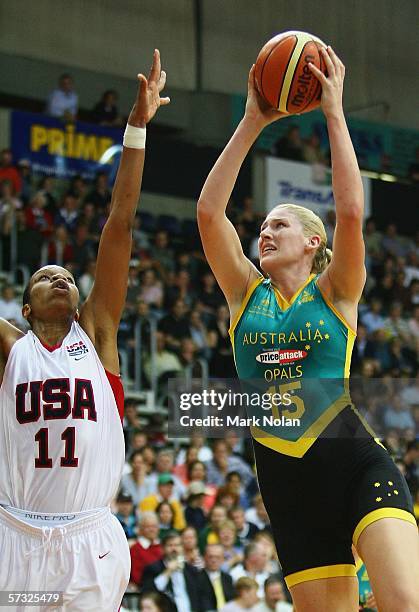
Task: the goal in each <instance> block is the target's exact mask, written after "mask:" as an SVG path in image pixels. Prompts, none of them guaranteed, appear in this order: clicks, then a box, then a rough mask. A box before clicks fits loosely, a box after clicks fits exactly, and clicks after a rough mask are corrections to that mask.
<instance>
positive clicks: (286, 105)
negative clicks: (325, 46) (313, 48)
mask: <svg viewBox="0 0 419 612" xmlns="http://www.w3.org/2000/svg"><path fill="white" fill-rule="evenodd" d="M308 42H310V41H306V42H305V43H304V45H303V46H302V47H301V51H300V55H299V56H298V59H297V61H296V62H295V70H297V67H298V64H299V63H300V60H301V56H302V55H303V51H304V49H305V48H306V45H307V43H308ZM290 60H291V57H290ZM294 76H295V72H294V74H293V75H292V79H291V83H290V88H289V90H288V96H287V101H286V102H285V108H286V109H287V111H288V102H289V101H290V96H291V91H292V82H293V80H294ZM278 104H279V103H278Z"/></svg>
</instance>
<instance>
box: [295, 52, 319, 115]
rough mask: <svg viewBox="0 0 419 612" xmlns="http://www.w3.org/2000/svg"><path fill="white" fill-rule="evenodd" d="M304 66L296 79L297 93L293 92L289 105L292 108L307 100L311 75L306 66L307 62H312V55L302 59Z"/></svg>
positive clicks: (311, 79)
mask: <svg viewBox="0 0 419 612" xmlns="http://www.w3.org/2000/svg"><path fill="white" fill-rule="evenodd" d="M304 61H305V65H304V67H303V73H302V74H300V75H299V76H298V78H297V83H298V87H297V91H296V92H295V94H294V96H293V98H292V100H291V104H294V106H297V107H300V106H301V105H302V104H304V103H305V102H306V100H307V93H308V91H309V89H310V86H312V81H313V73H312V72H311V70H310V68H309V66H308V64H309V62H314V55H306V56H305V57H304Z"/></svg>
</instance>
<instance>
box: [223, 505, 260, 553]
mask: <svg viewBox="0 0 419 612" xmlns="http://www.w3.org/2000/svg"><path fill="white" fill-rule="evenodd" d="M229 517H230V518H231V520H232V521H233V523H234V525H235V526H236V531H237V539H238V540H239V541H240V543H241V544H242V546H247V544H249V543H250V542H251V541H252V540H253V538H254V537H255V535H256V534H257V533H258V531H259V529H258V528H257V527H256V525H255V524H254V523H251V522H250V521H247V520H246V516H245V513H244V508H242V507H241V506H235V507H234V508H232V509H231V510H230V512H229Z"/></svg>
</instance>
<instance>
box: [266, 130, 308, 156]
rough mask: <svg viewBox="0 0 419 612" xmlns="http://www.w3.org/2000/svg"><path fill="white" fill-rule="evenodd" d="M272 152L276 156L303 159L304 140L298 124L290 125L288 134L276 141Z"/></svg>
mask: <svg viewBox="0 0 419 612" xmlns="http://www.w3.org/2000/svg"><path fill="white" fill-rule="evenodd" d="M272 153H273V155H275V156H276V157H282V158H284V159H291V160H293V161H303V141H302V139H301V134H300V128H299V127H298V125H295V124H292V125H290V126H289V127H288V130H287V132H286V134H285V135H284V136H282V137H281V138H279V139H278V140H277V141H276V142H275V144H274V146H273V150H272Z"/></svg>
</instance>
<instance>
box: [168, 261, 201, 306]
mask: <svg viewBox="0 0 419 612" xmlns="http://www.w3.org/2000/svg"><path fill="white" fill-rule="evenodd" d="M195 299H196V295H195V291H194V289H193V286H192V284H191V276H190V274H189V272H188V271H187V270H179V272H177V274H176V280H175V285H174V287H173V288H172V291H171V294H170V295H169V296H168V300H169V304H173V302H174V301H175V300H182V301H183V302H184V303H185V304H186V306H187V308H188V309H189V308H191V306H192V304H193V303H194V301H195Z"/></svg>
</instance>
